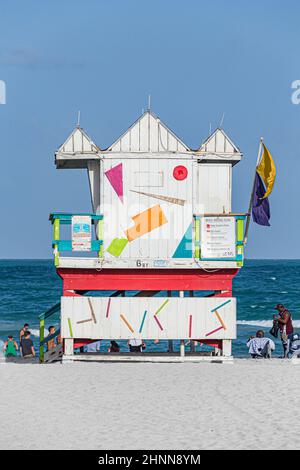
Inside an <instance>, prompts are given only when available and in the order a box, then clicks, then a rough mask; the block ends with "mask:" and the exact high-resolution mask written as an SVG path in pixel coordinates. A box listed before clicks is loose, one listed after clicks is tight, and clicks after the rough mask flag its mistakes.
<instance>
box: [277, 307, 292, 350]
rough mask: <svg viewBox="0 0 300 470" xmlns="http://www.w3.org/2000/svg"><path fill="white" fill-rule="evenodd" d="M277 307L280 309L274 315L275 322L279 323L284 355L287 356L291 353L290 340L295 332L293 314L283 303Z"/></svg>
mask: <svg viewBox="0 0 300 470" xmlns="http://www.w3.org/2000/svg"><path fill="white" fill-rule="evenodd" d="M275 309H276V310H277V311H278V315H274V317H273V318H274V324H276V323H277V324H278V326H279V330H280V338H281V342H282V346H283V357H284V358H287V357H288V353H289V346H290V340H291V338H292V335H293V332H294V327H293V321H292V315H291V314H290V312H289V311H288V310H287V309H286V308H285V306H284V305H282V304H278V305H276V307H275Z"/></svg>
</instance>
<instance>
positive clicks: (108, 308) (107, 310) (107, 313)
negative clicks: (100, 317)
mask: <svg viewBox="0 0 300 470" xmlns="http://www.w3.org/2000/svg"><path fill="white" fill-rule="evenodd" d="M110 302H111V298H109V299H108V304H107V308H106V318H108V315H109V310H110Z"/></svg>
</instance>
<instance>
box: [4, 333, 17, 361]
mask: <svg viewBox="0 0 300 470" xmlns="http://www.w3.org/2000/svg"><path fill="white" fill-rule="evenodd" d="M18 349H19V347H18V345H17V342H16V341H15V340H14V338H13V336H11V335H10V336H8V338H7V341H5V343H4V354H5V357H15V356H16V355H17V351H18Z"/></svg>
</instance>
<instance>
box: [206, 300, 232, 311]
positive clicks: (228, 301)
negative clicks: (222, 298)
mask: <svg viewBox="0 0 300 470" xmlns="http://www.w3.org/2000/svg"><path fill="white" fill-rule="evenodd" d="M230 302H231V299H230V300H227V302H224V303H223V304H221V305H218V307H216V308H214V309H213V310H211V313H214V312H215V311H216V310H219V308H222V307H225V305H227V304H229V303H230Z"/></svg>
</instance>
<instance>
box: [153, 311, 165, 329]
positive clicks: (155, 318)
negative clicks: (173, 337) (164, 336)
mask: <svg viewBox="0 0 300 470" xmlns="http://www.w3.org/2000/svg"><path fill="white" fill-rule="evenodd" d="M153 318H154V320H155V321H156V323H157V324H158V326H159V328H160V329H161V331H164V329H163V327H162V325H161V323H160V321H159V319H158V318H157V316H156V315H153Z"/></svg>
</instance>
